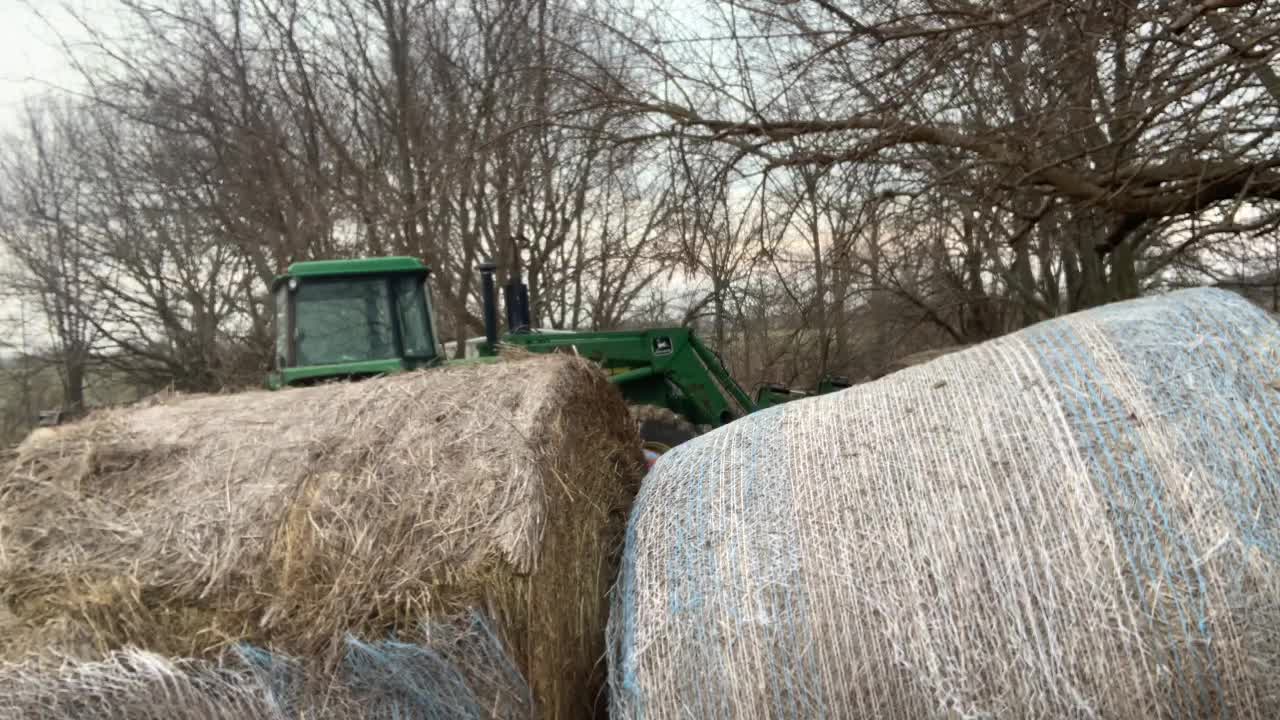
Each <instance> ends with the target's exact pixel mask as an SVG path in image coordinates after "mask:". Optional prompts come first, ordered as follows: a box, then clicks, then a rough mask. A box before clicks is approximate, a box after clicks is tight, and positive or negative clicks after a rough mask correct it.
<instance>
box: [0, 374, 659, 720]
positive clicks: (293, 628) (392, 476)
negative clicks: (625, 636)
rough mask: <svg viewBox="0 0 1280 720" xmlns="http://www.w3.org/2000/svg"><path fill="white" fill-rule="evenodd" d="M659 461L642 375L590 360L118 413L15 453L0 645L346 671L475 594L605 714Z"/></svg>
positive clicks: (550, 685)
mask: <svg viewBox="0 0 1280 720" xmlns="http://www.w3.org/2000/svg"><path fill="white" fill-rule="evenodd" d="M643 469H644V465H643V459H642V456H641V453H640V440H639V437H638V434H637V431H636V428H635V425H634V423H633V422H632V421H631V418H630V415H629V413H628V411H627V408H626V404H625V403H624V401H623V399H622V396H621V394H620V393H619V392H618V391H617V389H616V388H615V387H613V386H612V385H611V384H610V383H609V381H608V379H607V378H606V377H605V376H604V374H603V373H602V372H601V371H600V369H599V367H598V366H596V365H594V364H592V363H590V362H588V361H586V360H583V359H580V358H575V357H571V356H567V355H555V356H548V355H542V356H536V357H512V358H507V359H505V360H503V361H501V362H497V363H493V364H483V365H481V364H477V365H472V366H467V367H451V368H439V369H431V370H426V371H422V372H414V373H403V374H399V375H394V376H390V377H382V378H375V379H369V380H365V381H361V382H356V383H339V384H330V385H318V386H312V387H300V388H292V389H287V390H282V391H279V392H266V391H259V392H245V393H239V394H227V395H207V396H178V397H170V398H164V399H162V400H160V401H158V402H155V403H151V404H148V405H147V406H145V407H132V408H118V409H112V410H107V411H102V412H99V413H96V414H94V415H92V416H90V417H89V418H87V419H85V420H83V421H82V422H79V423H75V424H72V425H68V426H65V427H59V428H56V429H54V430H53V431H51V432H49V433H43V434H41V435H40V436H37V437H33V438H31V439H30V440H29V441H28V442H26V443H24V444H23V446H22V448H21V449H20V450H19V451H18V453H17V456H16V457H15V458H14V460H13V462H12V464H11V465H10V466H9V467H8V468H7V469H4V470H2V471H0V606H3V607H4V608H5V610H6V613H11V619H12V623H14V624H16V626H17V627H16V629H15V630H14V632H13V633H12V636H11V637H6V638H5V639H3V640H2V641H0V660H4V659H10V660H22V659H24V658H27V657H29V656H32V655H35V656H41V655H43V656H50V655H63V656H67V655H69V656H71V657H72V658H74V659H76V660H80V661H96V660H98V659H101V658H102V657H106V656H109V654H111V653H116V652H122V651H125V650H127V649H128V648H136V649H138V650H141V651H145V652H149V653H155V654H157V655H160V656H163V657H170V658H193V659H196V660H201V661H205V662H215V663H216V662H221V661H222V659H223V658H224V657H225V655H226V653H227V652H230V650H231V649H232V648H236V647H240V646H242V645H245V644H248V645H252V646H256V647H260V648H263V649H264V650H266V651H269V652H272V653H279V654H281V655H283V656H288V657H296V658H300V659H303V660H306V661H307V662H310V661H312V660H315V661H317V662H320V663H322V664H324V665H325V666H327V667H330V668H337V667H340V666H341V665H342V664H343V663H345V662H347V660H348V658H349V657H350V655H351V651H352V650H351V646H350V644H349V643H348V641H347V638H348V636H355V637H361V638H365V639H367V640H368V641H369V642H380V641H383V640H388V639H390V638H393V637H394V636H396V635H397V634H402V633H405V632H408V631H410V630H412V629H414V628H417V627H418V626H419V625H420V624H421V623H422V622H429V623H434V622H436V621H437V620H439V619H440V618H445V617H453V616H455V615H457V614H458V613H461V612H468V611H470V610H472V609H476V610H479V611H481V612H483V613H484V615H485V617H487V618H488V619H489V620H490V621H491V622H492V627H493V629H494V632H495V633H496V634H497V635H498V637H499V638H500V639H501V640H502V641H503V643H504V647H506V648H508V650H509V652H510V656H511V659H512V661H513V662H514V664H515V666H516V667H517V668H518V669H519V671H520V673H521V674H522V675H523V676H524V678H525V680H527V682H528V684H529V686H530V687H531V689H532V692H533V695H534V698H535V700H536V704H537V710H538V712H539V714H540V715H541V716H542V717H547V718H573V717H589V716H591V714H592V713H593V711H594V705H595V703H596V700H597V697H598V695H599V692H600V686H601V685H602V683H603V679H604V678H603V675H604V670H603V665H602V663H601V662H600V659H601V657H602V656H603V652H604V627H605V620H606V616H607V609H608V605H607V599H606V598H607V593H608V589H609V587H610V585H611V584H612V581H613V576H614V569H615V568H616V562H617V546H618V545H619V544H620V541H621V535H622V531H623V524H624V521H625V515H626V510H627V508H628V507H629V504H630V501H631V498H632V496H633V494H634V492H635V488H636V485H637V484H638V482H639V477H640V475H641V473H642V472H643ZM482 670H483V668H478V667H477V668H471V670H470V671H474V672H481V671H482ZM495 671H496V670H495ZM422 712H423V713H428V712H435V711H434V710H430V711H429V710H423V711H422ZM428 716H429V715H428Z"/></svg>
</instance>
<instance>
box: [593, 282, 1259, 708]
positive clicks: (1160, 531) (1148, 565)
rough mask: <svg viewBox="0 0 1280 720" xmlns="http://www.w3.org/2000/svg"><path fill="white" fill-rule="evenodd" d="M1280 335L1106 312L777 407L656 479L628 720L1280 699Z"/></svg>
mask: <svg viewBox="0 0 1280 720" xmlns="http://www.w3.org/2000/svg"><path fill="white" fill-rule="evenodd" d="M1277 379H1280V327H1277V325H1276V324H1275V323H1274V322H1273V321H1272V320H1271V319H1269V318H1268V317H1267V316H1266V315H1265V314H1264V313H1262V312H1261V311H1259V310H1257V309H1256V308H1254V307H1252V306H1250V305H1249V304H1248V303H1246V302H1245V301H1243V300H1241V299H1239V298H1237V297H1235V296H1234V295H1231V294H1229V293H1225V292H1221V291H1214V290H1197V291H1184V292H1178V293H1174V294H1170V295H1167V296H1163V297H1156V298H1150V299H1143V300H1138V301H1133V302H1128V303H1121V304H1115V305H1110V306H1107V307H1103V308H1099V309H1096V310H1093V311H1089V312H1085V313H1080V314H1076V315H1071V316H1067V317H1064V318H1060V319H1057V320H1054V321H1050V322H1046V323H1043V324H1040V325H1037V326H1035V327H1032V328H1029V329H1027V330H1025V331H1022V332H1019V333H1015V334H1013V335H1010V336H1007V337H1004V338H1001V339H998V340H995V341H992V342H989V343H985V344H982V345H979V346H975V347H972V348H969V349H967V350H963V351H960V352H956V353H954V354H950V355H947V356H945V357H941V358H938V359H935V360H933V361H932V362H929V363H927V364H924V365H920V366H917V367H912V368H907V369H905V370H902V371H901V372H898V373H896V374H894V375H892V376H889V377H888V378H885V379H883V380H880V381H877V382H873V383H868V384H866V385H861V386H858V387H855V388H852V389H850V390H846V391H843V392H840V393H836V394H833V395H826V396H821V397H816V398H811V399H805V400H801V401H797V402H794V403H789V404H786V405H784V406H781V407H778V408H775V409H771V410H769V411H766V412H761V413H758V414H756V415H753V416H750V417H748V418H746V419H745V420H742V421H739V422H735V423H733V424H731V425H729V426H726V427H723V428H721V429H719V430H717V431H715V432H712V433H710V434H708V435H705V436H703V437H701V438H698V439H697V440H695V441H693V442H690V443H688V444H686V445H682V446H681V447H679V448H676V449H675V450H674V451H673V452H672V453H669V454H668V455H666V456H664V457H663V458H662V460H660V461H659V462H658V463H657V465H656V467H655V468H654V470H653V471H652V472H651V474H650V475H649V476H648V478H647V479H646V480H645V484H644V486H643V487H642V489H641V492H640V496H639V497H638V498H637V501H636V505H635V508H634V510H633V514H632V518H631V521H630V524H629V527H628V534H627V541H626V548H625V550H624V555H623V565H622V571H621V575H620V577H619V581H618V590H617V594H616V597H615V601H614V607H613V612H612V615H611V618H610V645H611V648H610V685H611V689H612V699H613V704H612V710H613V717H614V718H618V719H627V718H639V717H644V718H646V720H664V719H666V718H695V717H734V718H777V717H825V718H903V719H906V718H911V719H917V718H975V717H981V718H1119V719H1127V718H1167V717H1180V718H1191V717H1197V718H1207V717H1237V718H1275V717H1280V574H1278V572H1277V570H1278V566H1277V563H1278V562H1280V466H1278V465H1277V462H1276V459H1277V458H1278V457H1280V391H1277V389H1276V388H1277V387H1278V386H1277V385H1276V384H1275V383H1276V381H1277Z"/></svg>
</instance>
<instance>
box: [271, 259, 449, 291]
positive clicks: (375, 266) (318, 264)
mask: <svg viewBox="0 0 1280 720" xmlns="http://www.w3.org/2000/svg"><path fill="white" fill-rule="evenodd" d="M430 271H431V268H429V267H428V266H427V265H426V264H425V263H423V262H422V261H421V260H419V259H418V258H415V257H400V256H395V257H378V258H358V259H355V260H306V261H302V262H296V263H293V264H292V265H290V266H289V269H288V271H286V272H285V274H284V275H281V276H279V277H277V278H276V279H275V282H274V283H272V286H273V287H275V286H278V285H279V284H280V283H281V282H283V281H284V280H286V279H288V278H291V277H297V278H308V277H313V278H319V277H338V276H343V275H379V274H391V273H427V272H430Z"/></svg>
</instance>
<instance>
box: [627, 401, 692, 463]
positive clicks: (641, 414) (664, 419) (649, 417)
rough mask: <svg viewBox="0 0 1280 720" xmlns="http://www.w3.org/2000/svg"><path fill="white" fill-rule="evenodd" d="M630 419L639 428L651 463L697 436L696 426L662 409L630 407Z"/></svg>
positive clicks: (650, 406) (640, 406)
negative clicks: (632, 419) (631, 418)
mask: <svg viewBox="0 0 1280 720" xmlns="http://www.w3.org/2000/svg"><path fill="white" fill-rule="evenodd" d="M631 417H633V418H635V421H636V424H637V425H638V426H639V427H640V440H641V443H642V445H643V447H644V449H645V455H646V456H648V457H650V460H651V461H652V460H653V459H656V456H658V455H662V454H664V453H666V452H667V451H668V450H670V449H671V448H673V447H675V446H677V445H680V444H681V443H685V442H688V441H690V440H692V439H694V438H695V437H697V436H698V435H699V432H698V427H697V426H696V425H694V424H693V423H691V422H689V421H688V420H686V419H685V418H683V417H681V416H680V415H677V414H676V413H674V412H672V411H671V410H669V409H667V408H664V407H656V406H653V405H632V406H631Z"/></svg>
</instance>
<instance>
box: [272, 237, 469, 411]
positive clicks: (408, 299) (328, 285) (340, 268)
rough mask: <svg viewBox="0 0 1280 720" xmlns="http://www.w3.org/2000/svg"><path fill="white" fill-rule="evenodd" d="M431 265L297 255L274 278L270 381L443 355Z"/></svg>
mask: <svg viewBox="0 0 1280 720" xmlns="http://www.w3.org/2000/svg"><path fill="white" fill-rule="evenodd" d="M430 278H431V270H430V268H428V267H427V266H426V265H425V264H423V263H422V262H421V261H420V260H418V259H416V258H409V257H384V258H372V259H361V260H319V261H310V262H296V263H294V264H292V265H290V266H289V269H288V271H287V272H286V273H285V274H284V275H281V276H279V277H277V278H276V280H275V282H274V283H273V284H272V293H273V295H274V297H275V314H276V318H275V319H276V322H275V325H276V343H275V358H274V361H273V363H272V371H271V373H270V375H269V376H268V378H267V385H268V387H272V388H279V387H283V386H285V385H298V384H307V383H314V382H320V381H323V380H330V379H353V378H359V377H367V376H371V375H383V374H387V373H394V372H401V371H404V370H413V369H416V368H421V367H429V366H433V365H437V364H439V363H441V362H442V361H443V359H444V349H443V347H442V346H441V344H440V338H439V334H438V332H437V327H438V324H437V322H436V317H435V312H434V310H433V308H432V305H431V287H430Z"/></svg>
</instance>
